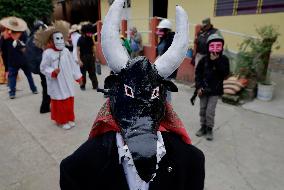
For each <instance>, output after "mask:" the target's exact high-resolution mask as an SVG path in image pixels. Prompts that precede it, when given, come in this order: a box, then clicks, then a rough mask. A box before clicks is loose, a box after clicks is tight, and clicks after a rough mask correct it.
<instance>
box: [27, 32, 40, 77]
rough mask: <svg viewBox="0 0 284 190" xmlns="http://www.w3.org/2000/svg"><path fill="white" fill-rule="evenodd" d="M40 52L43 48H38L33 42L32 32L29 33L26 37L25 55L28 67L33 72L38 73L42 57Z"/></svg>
mask: <svg viewBox="0 0 284 190" xmlns="http://www.w3.org/2000/svg"><path fill="white" fill-rule="evenodd" d="M42 53H43V50H42V49H40V48H38V47H37V46H36V45H35V44H34V34H31V36H30V37H29V38H28V40H27V43H26V51H25V56H26V59H27V63H28V65H29V68H30V70H31V72H32V73H34V74H39V73H40V69H39V66H40V63H41V59H42Z"/></svg>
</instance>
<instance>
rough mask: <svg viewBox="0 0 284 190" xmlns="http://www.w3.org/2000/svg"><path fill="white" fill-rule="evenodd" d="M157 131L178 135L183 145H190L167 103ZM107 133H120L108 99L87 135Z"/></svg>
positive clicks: (187, 136) (90, 136) (186, 135)
mask: <svg viewBox="0 0 284 190" xmlns="http://www.w3.org/2000/svg"><path fill="white" fill-rule="evenodd" d="M158 130H159V131H161V132H173V133H175V134H177V135H179V136H180V137H181V138H182V140H183V141H184V142H185V143H187V144H191V139H190V137H189V135H188V134H187V132H186V130H185V128H184V125H183V123H182V121H181V120H180V119H179V117H178V115H177V114H176V113H175V112H174V111H173V108H172V106H171V105H170V104H169V103H167V104H166V112H165V116H164V117H163V119H162V120H161V122H160V126H159V129H158ZM109 131H114V132H120V128H119V126H118V124H117V123H116V122H115V120H114V118H113V116H112V115H111V111H110V101H109V99H108V100H107V101H106V103H105V104H104V105H103V107H102V108H101V109H100V111H99V113H98V116H97V118H96V120H95V122H94V124H93V127H92V129H91V132H90V134H89V139H91V138H94V137H96V136H98V135H101V134H104V133H106V132H109Z"/></svg>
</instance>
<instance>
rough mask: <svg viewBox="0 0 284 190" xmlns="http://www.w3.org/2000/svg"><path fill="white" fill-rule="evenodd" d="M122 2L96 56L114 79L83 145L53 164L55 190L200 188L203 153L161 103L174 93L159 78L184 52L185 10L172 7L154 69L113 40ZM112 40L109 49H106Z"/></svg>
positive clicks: (116, 5) (114, 9)
mask: <svg viewBox="0 0 284 190" xmlns="http://www.w3.org/2000/svg"><path fill="white" fill-rule="evenodd" d="M123 3H124V0H116V1H114V3H113V4H112V6H111V7H110V10H109V12H108V14H107V15H106V18H105V22H104V25H103V28H102V50H103V53H104V56H105V58H106V60H107V63H108V66H109V67H110V69H111V70H112V71H113V72H114V74H112V75H110V76H108V77H107V78H106V79H105V83H107V84H108V85H107V86H108V87H109V89H104V90H101V91H103V92H104V93H105V94H107V95H108V97H109V99H108V100H107V102H106V103H105V104H104V106H103V107H102V108H101V110H100V112H99V114H98V116H97V118H96V120H95V122H94V125H93V128H92V130H91V133H90V136H89V140H88V141H86V142H85V143H84V144H83V145H82V146H81V147H80V148H79V149H78V150H77V151H75V152H74V153H73V154H72V155H71V156H69V157H67V158H65V159H64V160H63V161H62V162H61V165H60V171H61V172H60V185H61V189H68V190H70V189H84V190H85V189H86V190H87V189H98V190H100V189H104V190H112V189H123V190H124V189H129V190H138V189H143V190H148V189H153V190H156V189H157V190H158V189H163V190H164V189H165V190H167V189H177V190H182V189H194V190H201V189H203V186H204V155H203V153H202V152H201V151H200V150H198V149H197V148H196V147H194V146H192V145H191V141H190V139H189V136H188V135H187V133H186V130H185V128H184V127H183V124H182V122H181V121H180V119H179V118H178V116H177V115H176V113H175V112H174V111H173V109H172V107H171V105H170V104H169V103H167V102H166V90H170V91H177V90H178V89H177V87H176V86H175V85H174V83H172V82H171V81H168V80H166V78H167V77H168V76H169V75H171V74H172V72H174V71H175V69H176V68H177V67H178V66H179V65H180V63H181V62H182V60H183V59H184V56H185V54H186V50H187V47H188V46H187V43H188V41H189V40H188V20H187V14H186V12H185V11H184V10H183V9H182V8H181V7H180V6H177V7H176V14H177V16H176V26H177V28H176V35H175V37H174V40H173V43H172V45H171V47H169V49H168V51H167V52H165V53H164V55H163V56H161V57H159V59H157V60H156V62H155V63H153V64H152V63H150V61H149V60H148V59H147V58H146V57H143V56H139V57H136V58H134V59H130V60H129V57H128V55H127V53H126V52H125V51H124V50H123V47H122V45H121V43H120V39H119V23H120V19H121V12H122V9H123ZM110 42H112V43H111V44H112V46H109V44H110Z"/></svg>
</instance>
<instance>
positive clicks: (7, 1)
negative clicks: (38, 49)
mask: <svg viewBox="0 0 284 190" xmlns="http://www.w3.org/2000/svg"><path fill="white" fill-rule="evenodd" d="M52 12H53V4H52V0H0V18H3V17H7V16H16V17H20V18H22V19H24V20H25V21H26V22H27V23H28V25H29V26H32V24H33V22H34V21H35V20H36V19H40V20H44V21H45V22H46V21H49V20H50V17H51V14H52Z"/></svg>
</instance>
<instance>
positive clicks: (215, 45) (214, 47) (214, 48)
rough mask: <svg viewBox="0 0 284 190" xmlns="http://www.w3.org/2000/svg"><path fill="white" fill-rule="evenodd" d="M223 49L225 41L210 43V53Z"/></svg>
mask: <svg viewBox="0 0 284 190" xmlns="http://www.w3.org/2000/svg"><path fill="white" fill-rule="evenodd" d="M221 51H223V43H222V42H211V43H210V44H209V52H210V53H220V52H221Z"/></svg>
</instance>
